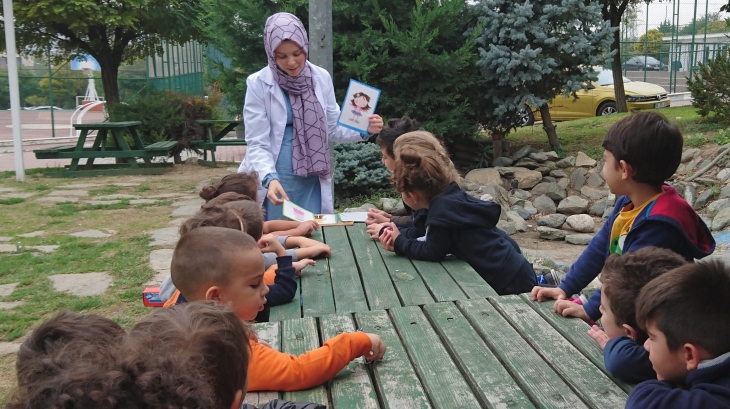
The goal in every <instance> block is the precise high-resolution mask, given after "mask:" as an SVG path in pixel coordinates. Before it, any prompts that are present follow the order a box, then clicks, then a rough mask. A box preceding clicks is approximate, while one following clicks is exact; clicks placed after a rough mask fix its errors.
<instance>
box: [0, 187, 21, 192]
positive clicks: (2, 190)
mask: <svg viewBox="0 0 730 409" xmlns="http://www.w3.org/2000/svg"><path fill="white" fill-rule="evenodd" d="M16 190H17V189H15V188H14V187H0V193H5V192H14V191H16Z"/></svg>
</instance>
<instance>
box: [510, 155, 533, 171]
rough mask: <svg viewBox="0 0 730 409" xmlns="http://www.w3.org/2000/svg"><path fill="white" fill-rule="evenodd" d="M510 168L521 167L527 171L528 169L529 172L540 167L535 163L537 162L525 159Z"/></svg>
mask: <svg viewBox="0 0 730 409" xmlns="http://www.w3.org/2000/svg"><path fill="white" fill-rule="evenodd" d="M512 166H513V167H522V168H527V169H530V170H535V169H537V168H539V167H540V164H539V163H537V162H535V161H534V160H532V159H527V158H525V159H522V160H520V161H519V162H517V163H515V164H514V165H512Z"/></svg>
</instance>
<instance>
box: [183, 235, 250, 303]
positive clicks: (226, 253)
mask: <svg viewBox="0 0 730 409" xmlns="http://www.w3.org/2000/svg"><path fill="white" fill-rule="evenodd" d="M251 249H258V245H257V244H256V240H254V239H253V238H252V237H251V236H250V235H248V234H246V233H244V232H242V231H240V230H235V229H227V228H224V227H209V226H205V227H199V228H197V229H193V230H190V231H189V232H187V233H185V234H183V235H182V237H180V240H179V241H178V242H177V246H175V251H174V252H173V253H172V263H170V276H171V277H172V283H173V284H175V287H177V289H178V290H180V293H182V295H183V297H185V298H186V299H188V300H189V301H194V300H193V298H192V297H193V296H194V295H195V294H196V293H197V291H199V290H200V289H201V287H202V286H204V285H205V284H206V283H216V284H217V285H226V284H228V281H229V280H230V274H231V273H232V272H233V271H234V270H235V268H234V267H235V266H233V265H231V257H230V255H231V254H232V253H234V252H239V251H246V250H251Z"/></svg>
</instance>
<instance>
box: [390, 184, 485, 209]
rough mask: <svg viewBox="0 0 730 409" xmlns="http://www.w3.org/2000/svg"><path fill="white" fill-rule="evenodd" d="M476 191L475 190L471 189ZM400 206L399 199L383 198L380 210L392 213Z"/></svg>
mask: <svg viewBox="0 0 730 409" xmlns="http://www.w3.org/2000/svg"><path fill="white" fill-rule="evenodd" d="M471 190H474V189H471ZM397 205H398V200H397V199H391V198H389V197H382V198H380V208H381V209H383V211H385V212H388V213H392V212H393V211H394V210H395V207H396V206H397Z"/></svg>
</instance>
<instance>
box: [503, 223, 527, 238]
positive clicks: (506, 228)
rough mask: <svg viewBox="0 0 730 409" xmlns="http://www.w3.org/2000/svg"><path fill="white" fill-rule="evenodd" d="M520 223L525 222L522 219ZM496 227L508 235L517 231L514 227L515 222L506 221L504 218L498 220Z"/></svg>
mask: <svg viewBox="0 0 730 409" xmlns="http://www.w3.org/2000/svg"><path fill="white" fill-rule="evenodd" d="M522 223H525V221H524V220H523V221H522ZM525 224H527V223H525ZM497 228H498V229H500V230H502V231H503V232H505V233H507V234H508V235H510V236H511V235H513V234H515V233H517V227H515V224H514V223H512V222H508V221H506V220H500V221H498V222H497Z"/></svg>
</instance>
